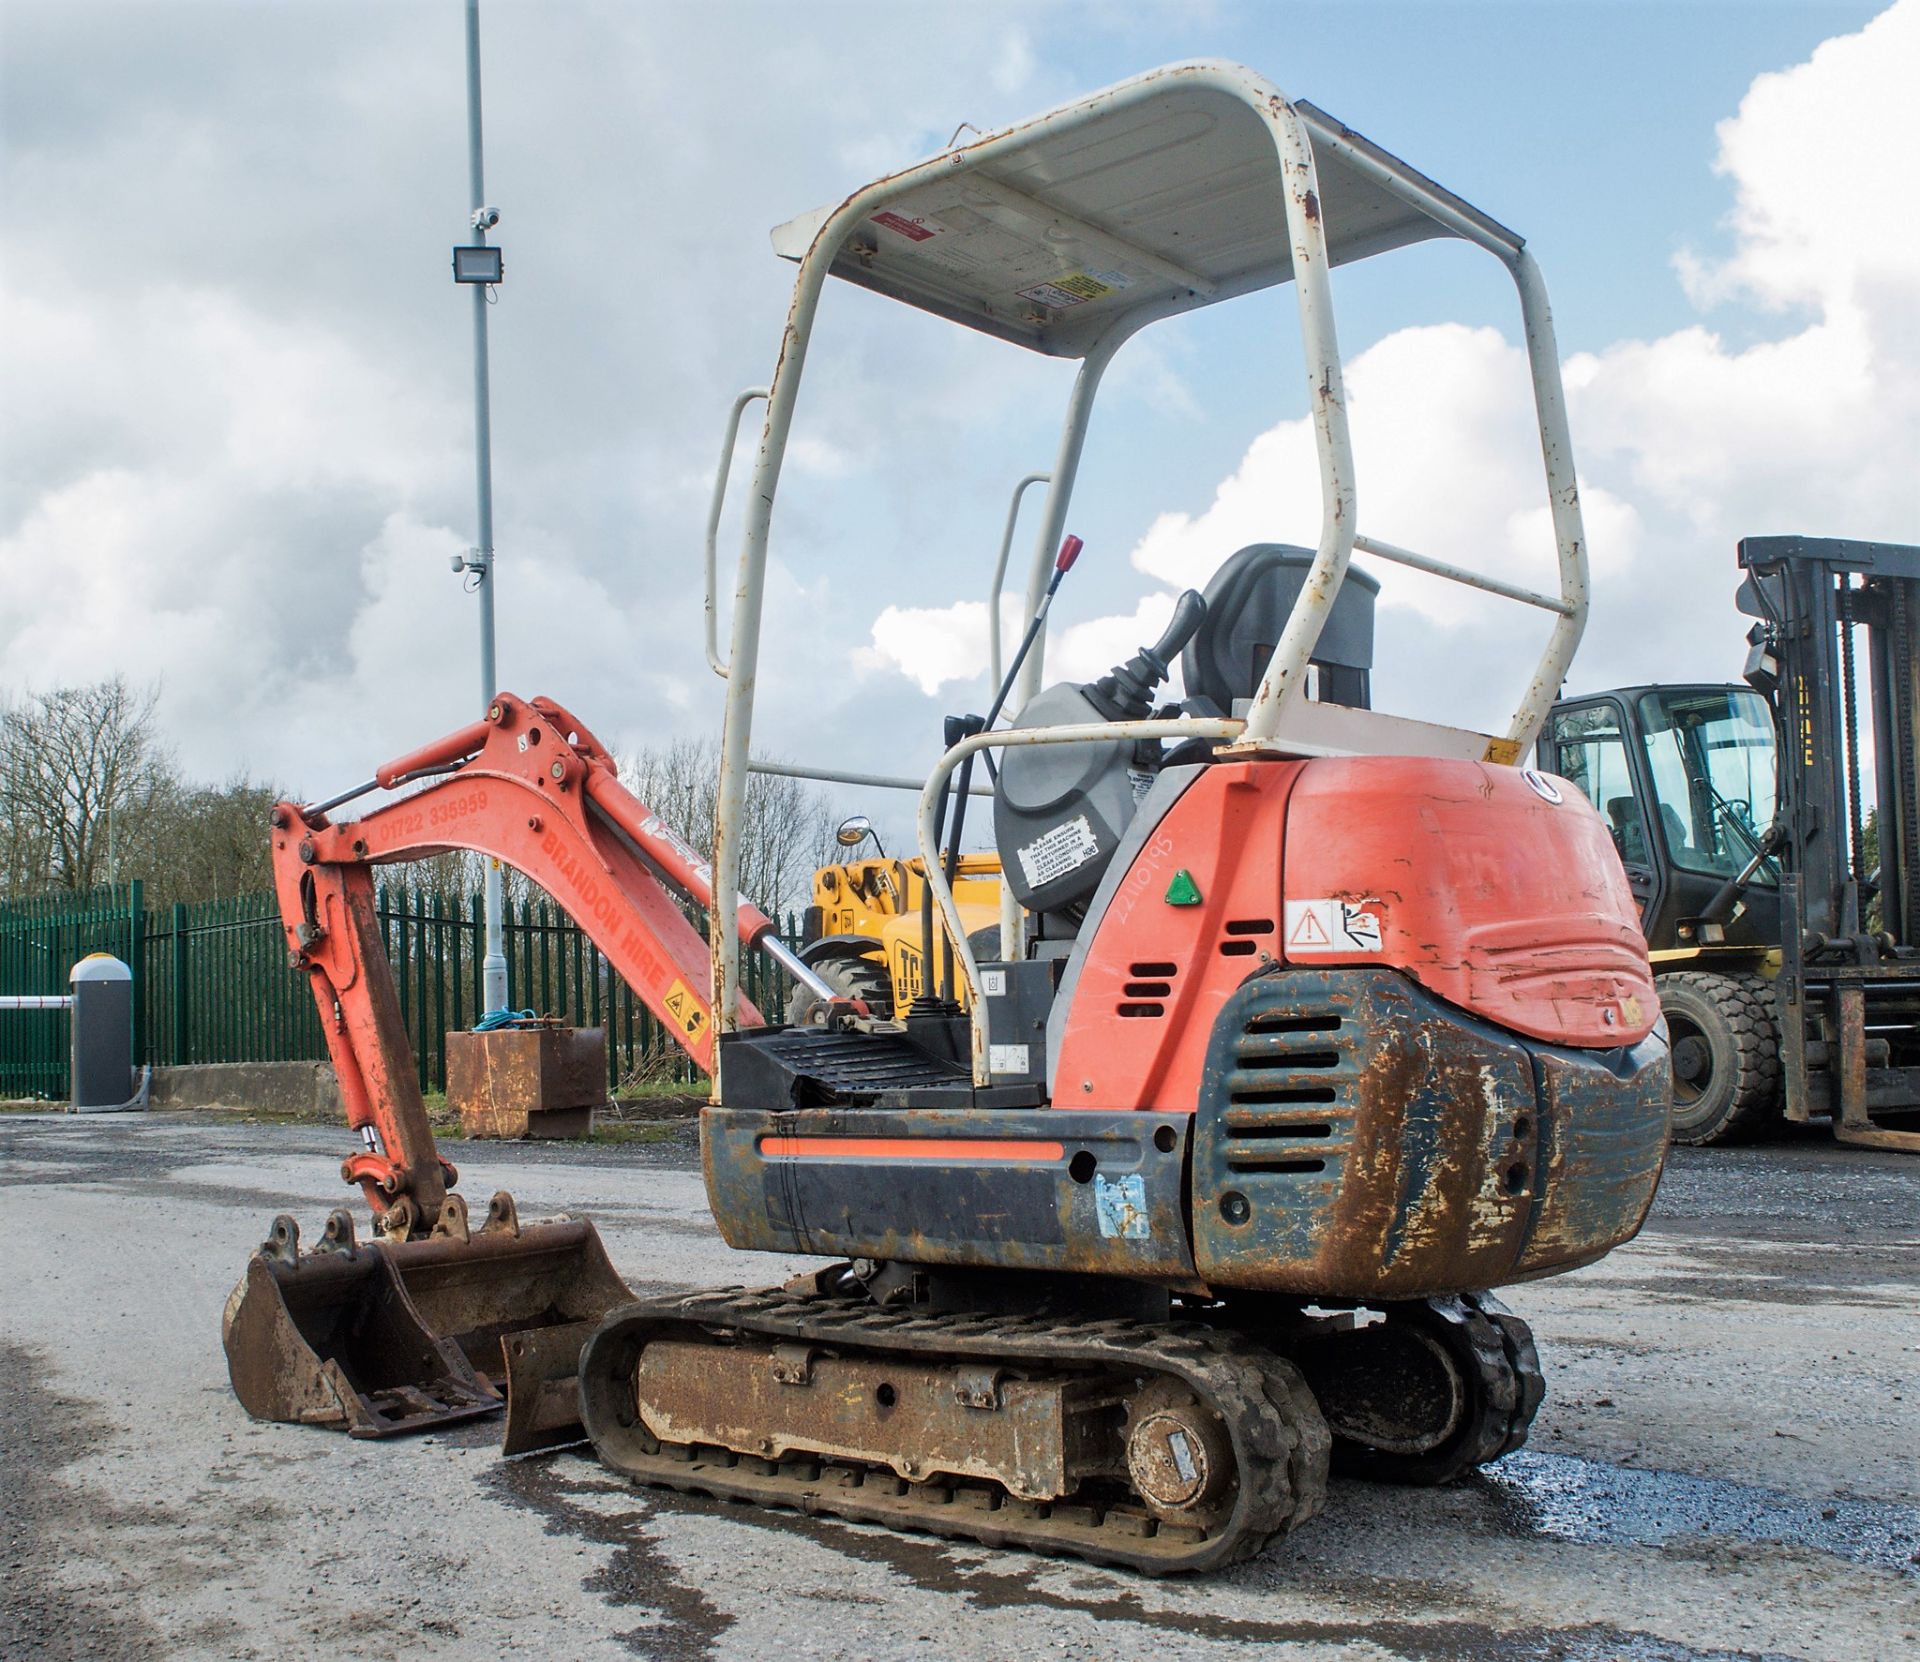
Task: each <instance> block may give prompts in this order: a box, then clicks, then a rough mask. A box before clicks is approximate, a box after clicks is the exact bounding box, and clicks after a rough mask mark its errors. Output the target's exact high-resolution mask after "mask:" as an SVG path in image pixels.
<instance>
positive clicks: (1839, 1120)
mask: <svg viewBox="0 0 1920 1662" xmlns="http://www.w3.org/2000/svg"><path fill="white" fill-rule="evenodd" d="M1739 556H1740V564H1741V566H1742V568H1743V569H1744V570H1745V571H1746V573H1747V578H1746V581H1745V582H1744V583H1742V584H1741V586H1740V592H1739V596H1738V603H1739V605H1740V608H1741V610H1742V611H1744V612H1746V613H1747V614H1748V615H1749V616H1751V617H1757V618H1758V619H1760V621H1759V623H1757V624H1756V625H1755V626H1754V629H1753V631H1752V633H1751V634H1750V635H1749V637H1748V639H1749V641H1750V642H1751V644H1752V652H1751V654H1750V655H1749V658H1748V663H1747V680H1748V681H1749V683H1751V684H1752V685H1753V686H1754V687H1756V688H1757V689H1759V690H1760V691H1761V692H1763V693H1766V694H1768V695H1769V697H1770V698H1771V700H1772V702H1773V706H1774V710H1775V713H1776V718H1777V723H1778V731H1779V741H1780V772H1779V780H1780V808H1779V817H1778V819H1777V820H1776V822H1775V824H1776V833H1775V840H1776V841H1777V842H1778V844H1779V847H1780V851H1781V856H1782V860H1783V864H1784V866H1785V878H1786V880H1785V882H1784V884H1783V885H1782V890H1781V919H1780V922H1781V930H1780V971H1779V975H1778V977H1777V983H1776V991H1777V993H1778V998H1779V1009H1780V1051H1781V1064H1782V1068H1781V1071H1782V1074H1783V1076H1784V1084H1785V1089H1786V1114H1787V1117H1788V1118H1789V1119H1792V1120H1805V1119H1806V1118H1807V1117H1808V1116H1809V1114H1810V1113H1811V1112H1813V1111H1815V1110H1817V1109H1820V1108H1825V1109H1827V1110H1828V1111H1830V1112H1831V1113H1832V1115H1833V1120H1834V1128H1835V1131H1836V1132H1837V1133H1838V1134H1839V1135H1840V1137H1841V1138H1842V1139H1843V1140H1845V1141H1847V1142H1858V1143H1867V1144H1870V1145H1873V1146H1877V1147H1884V1148H1905V1149H1916V1148H1920V1129H1916V1128H1915V1127H1914V1126H1912V1125H1910V1124H1909V1123H1908V1122H1909V1121H1910V1120H1911V1119H1913V1118H1915V1117H1920V942H1917V940H1916V936H1917V935H1920V919H1917V918H1916V915H1915V913H1916V906H1917V905H1920V789H1916V782H1915V772H1914V768H1915V763H1914V741H1915V729H1916V726H1920V639H1916V633H1915V631H1916V626H1920V548H1916V547H1912V546H1909V545H1906V544H1901V543H1883V542H1847V541H1842V540H1840V539H1838V538H1831V537H1799V536H1787V537H1748V538H1746V539H1745V540H1744V541H1742V542H1741V544H1740V548H1739ZM1863 658H1864V662H1863V661H1862V659H1863ZM1863 700H1864V701H1865V703H1866V704H1867V711H1866V714H1867V717H1868V721H1867V724H1866V725H1867V731H1866V733H1864V734H1863V732H1862V725H1863V724H1862V720H1861V717H1862V713H1863V712H1862V708H1861V706H1862V703H1863ZM1869 744H1870V746H1871V751H1870V754H1869V753H1867V751H1866V746H1867V745H1869ZM1869 776H1870V777H1869ZM1869 802H1870V803H1871V804H1872V809H1871V815H1870V813H1869V808H1868V804H1869ZM1869 828H1871V830H1872V832H1873V833H1874V840H1875V842H1876V843H1877V848H1878V858H1877V861H1876V860H1874V859H1873V858H1872V857H1871V855H1870V853H1869V848H1868V833H1869ZM1820 1064H1824V1068H1823V1069H1821V1071H1823V1072H1824V1075H1825V1088H1824V1089H1820V1090H1816V1089H1815V1085H1816V1082H1817V1081H1818V1080H1819V1074H1818V1073H1815V1074H1814V1075H1813V1076H1812V1077H1810V1069H1812V1068H1818V1067H1819V1065H1820ZM1816 1098H1818V1100H1816Z"/></svg>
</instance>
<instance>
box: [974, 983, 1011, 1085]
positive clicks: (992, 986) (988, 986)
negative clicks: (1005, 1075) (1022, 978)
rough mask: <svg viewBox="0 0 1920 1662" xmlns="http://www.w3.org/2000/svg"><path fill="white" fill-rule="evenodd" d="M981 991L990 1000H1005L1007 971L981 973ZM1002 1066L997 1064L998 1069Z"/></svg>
mask: <svg viewBox="0 0 1920 1662" xmlns="http://www.w3.org/2000/svg"><path fill="white" fill-rule="evenodd" d="M980 990H981V991H982V992H983V993H985V994H986V995H987V997H988V998H1004V997H1006V994H1007V972H1006V971H1005V970H982V971H981V972H980ZM999 1065H1000V1064H999V1063H997V1062H996V1063H995V1064H994V1066H995V1067H998V1066H999Z"/></svg>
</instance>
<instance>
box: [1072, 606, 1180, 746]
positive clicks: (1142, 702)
mask: <svg viewBox="0 0 1920 1662" xmlns="http://www.w3.org/2000/svg"><path fill="white" fill-rule="evenodd" d="M1206 616H1207V602H1206V599H1205V598H1204V597H1203V596H1202V595H1201V594H1200V592H1199V591H1198V590H1197V589H1188V590H1187V592H1186V593H1185V594H1183V595H1181V596H1180V598H1179V599H1178V600H1176V601H1175V602H1174V603H1173V616H1172V617H1171V618H1169V619H1168V620H1167V627H1166V628H1165V629H1164V630H1163V631H1161V635H1160V638H1159V639H1158V640H1157V641H1155V642H1154V643H1153V645H1152V646H1143V647H1141V648H1140V650H1139V651H1138V652H1136V653H1135V654H1134V655H1133V656H1132V657H1131V658H1129V659H1128V660H1127V661H1126V662H1125V663H1124V664H1116V665H1114V667H1113V668H1112V669H1111V670H1109V671H1108V672H1107V674H1105V675H1103V676H1102V677H1101V678H1100V679H1099V680H1098V681H1096V682H1094V684H1093V685H1092V686H1090V687H1089V688H1087V698H1088V700H1089V701H1090V702H1091V703H1092V704H1093V706H1094V707H1095V708H1096V709H1097V710H1099V711H1100V713H1101V714H1102V715H1104V716H1105V717H1106V718H1107V719H1108V720H1109V721H1145V720H1146V719H1147V717H1148V716H1149V715H1151V714H1152V713H1153V690H1154V688H1155V687H1157V686H1159V685H1160V683H1161V682H1162V681H1164V680H1166V678H1167V672H1168V669H1169V667H1170V666H1171V665H1172V663H1173V660H1174V659H1175V658H1177V657H1179V656H1180V653H1181V651H1182V650H1183V649H1184V648H1185V646H1186V644H1187V642H1188V641H1190V640H1192V639H1193V636H1194V632H1195V631H1196V630H1197V629H1199V627H1200V625H1201V624H1202V623H1203V622H1205V621H1206Z"/></svg>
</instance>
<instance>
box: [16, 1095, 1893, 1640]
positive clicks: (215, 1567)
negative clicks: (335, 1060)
mask: <svg viewBox="0 0 1920 1662" xmlns="http://www.w3.org/2000/svg"><path fill="white" fill-rule="evenodd" d="M346 1146H347V1138H346V1135H345V1132H344V1130H336V1129H333V1128H321V1127H310V1126H298V1125H272V1124H255V1123H249V1122H247V1121H245V1120H242V1119H239V1118H236V1117H234V1116H230V1115H224V1116H212V1115H207V1116H191V1115H170V1114H148V1115H143V1116H138V1117H133V1116H129V1117H126V1118H115V1119H96V1118H89V1119H73V1118H68V1117H63V1116H39V1115H17V1114H11V1115H5V1116H0V1190H3V1191H4V1192H3V1193H0V1277H4V1287H5V1290H4V1294H0V1520H3V1522H0V1529H3V1530H4V1543H3V1544H0V1575H3V1576H4V1582H3V1583H0V1594H3V1597H0V1606H3V1608H0V1654H3V1655H5V1656H7V1657H13V1656H23V1657H25V1656H32V1657H46V1658H66V1657H95V1656H99V1657H121V1656H126V1657H169V1658H171V1657H185V1658H199V1657H281V1656H301V1657H306V1656H312V1657H393V1656H398V1655H400V1654H402V1653H405V1654H406V1655H408V1656H409V1657H412V1656H437V1655H442V1654H444V1655H447V1656H455V1655H458V1656H462V1657H469V1658H470V1657H473V1656H476V1655H487V1654H493V1653H505V1652H509V1651H511V1652H513V1653H515V1654H521V1655H531V1656H555V1657H580V1658H628V1657H635V1656H638V1657H654V1658H662V1659H674V1662H679V1659H691V1658H704V1657H713V1658H731V1657H753V1658H763V1657H766V1656H768V1655H770V1654H777V1655H778V1656H779V1657H780V1658H781V1659H782V1662H787V1659H800V1658H815V1657H818V1658H831V1657H848V1658H865V1657H889V1658H891V1657H915V1658H944V1657H949V1656H954V1657H960V1656H964V1657H968V1658H1001V1657H1005V1658H1016V1657H1019V1658H1029V1657H1039V1656H1053V1655H1060V1656H1069V1657H1088V1658H1095V1657H1098V1658H1126V1657H1136V1656H1141V1657H1144V1656H1152V1657H1154V1658H1156V1659H1162V1658H1166V1659H1173V1658H1186V1657H1196V1658H1198V1657H1218V1656H1226V1655H1234V1656H1253V1655H1256V1654H1257V1655H1260V1656H1263V1657H1265V1656H1275V1657H1288V1658H1292V1657H1301V1658H1316V1659H1323V1658H1354V1659H1361V1658H1365V1659H1373V1658H1406V1659H1409V1662H1429V1659H1431V1662H1455V1659H1459V1662H1467V1659H1472V1662H1479V1659H1482V1658H1485V1659H1491V1662H1557V1659H1564V1662H1614V1659H1622V1662H1696V1659H1699V1658H1714V1659H1721V1658H1734V1657H1743V1658H1744V1657H1762V1658H1774V1657H1795V1658H1833V1659H1836V1662H1840V1659H1845V1662H1878V1659H1882V1658H1885V1659H1893V1658H1900V1657H1906V1656H1913V1655H1920V1367H1916V1364H1917V1363H1920V1293H1917V1291H1916V1273H1915V1272H1916V1268H1920V1160H1914V1159H1911V1158H1904V1157H1901V1156H1897V1155H1879V1154H1871V1153H1867V1152H1864V1151H1855V1150H1841V1149H1837V1148H1835V1147H1833V1146H1832V1145H1831V1144H1830V1143H1828V1142H1826V1141H1825V1140H1824V1139H1822V1138H1820V1137H1817V1136H1813V1137H1802V1138H1799V1139H1796V1140H1795V1141H1793V1142H1791V1143H1786V1144H1777V1145H1773V1146H1770V1147H1766V1148H1762V1149H1757V1150H1744V1151H1727V1152H1721V1151H1712V1150H1690V1149H1682V1150H1679V1151H1677V1153H1676V1156H1675V1158H1674V1161H1673V1163H1672V1166H1671V1167H1670V1169H1669V1171H1668V1174H1667V1178H1666V1180H1665V1182H1664V1184H1663V1186H1662V1189H1661V1193H1660V1198H1659V1200H1658V1202H1657V1204H1656V1206H1655V1208H1654V1214H1653V1217H1652V1219H1651V1220H1650V1222H1649V1224H1648V1226H1647V1229H1646V1231H1645V1232H1644V1233H1643V1234H1642V1235H1641V1237H1640V1238H1639V1239H1638V1240H1637V1241H1635V1242H1633V1243H1632V1244H1631V1245H1630V1246H1628V1247H1626V1248H1624V1249H1623V1250H1621V1251H1619V1252H1617V1253H1615V1254H1614V1255H1613V1256H1612V1257H1610V1258H1608V1259H1607V1260H1605V1261H1604V1262H1602V1263H1600V1264H1598V1265H1595V1266H1594V1267H1593V1268H1591V1269H1588V1270H1584V1271H1581V1272H1579V1273H1578V1274H1575V1275H1570V1276H1564V1277H1561V1278H1559V1279H1556V1280H1553V1281H1547V1282H1539V1283H1534V1284H1531V1285H1527V1286H1522V1287H1517V1288H1513V1289H1510V1290H1509V1291H1508V1292H1507V1293H1505V1294H1503V1296H1504V1297H1505V1298H1506V1299H1507V1302H1508V1303H1509V1304H1511V1305H1512V1306H1513V1307H1514V1308H1515V1309H1517V1310H1518V1311H1519V1312H1520V1313H1521V1314H1522V1315H1524V1316H1525V1317H1526V1318H1527V1319H1528V1320H1529V1321H1531V1322H1532V1323H1533V1324H1534V1328H1535V1331H1536V1334H1537V1335H1538V1338H1539V1341H1540V1349H1541V1354H1542V1359H1543V1361H1544V1364H1545V1367H1546V1370H1547V1378H1548V1395H1547V1402H1546V1406H1545V1407H1544V1408H1543V1409H1542V1411H1541V1415H1540V1419H1539V1421H1538V1422H1537V1424H1536V1427H1535V1432H1534V1437H1533V1440H1532V1443H1531V1444H1530V1446H1529V1447H1528V1448H1527V1449H1526V1450H1524V1451H1522V1452H1521V1453H1519V1454H1517V1455H1514V1456H1511V1457H1509V1458H1508V1459H1507V1460H1505V1461H1503V1462H1501V1463H1500V1464H1499V1465H1498V1466H1497V1467H1495V1468H1493V1469H1492V1470H1490V1471H1489V1472H1487V1473H1486V1474H1484V1475H1482V1476H1479V1477H1476V1478H1474V1479H1471V1480H1469V1481H1467V1482H1465V1483H1462V1484H1460V1485H1457V1486H1455V1487H1453V1488H1450V1489H1444V1490H1396V1489H1384V1488H1376V1487H1369V1486H1366V1485H1362V1484H1358V1483H1351V1482H1343V1481H1337V1482H1336V1483H1335V1484H1334V1486H1333V1493H1332V1497H1331V1500H1330V1503H1329V1506H1328V1509H1327V1512H1326V1514H1325V1515H1324V1516H1322V1517H1321V1518H1319V1519H1317V1520H1315V1521H1314V1522H1313V1523H1311V1524H1309V1525H1308V1526H1307V1527H1306V1528H1305V1529H1304V1530H1302V1531H1301V1532H1299V1533H1298V1534H1296V1535H1293V1536H1290V1537H1288V1538H1287V1539H1285V1540H1284V1541H1281V1542H1278V1543H1276V1544H1275V1545H1274V1546H1272V1547H1270V1548H1269V1549H1268V1550H1267V1551H1266V1552H1265V1553H1263V1554H1262V1555H1261V1556H1260V1557H1259V1558H1257V1559H1255V1560H1254V1561H1252V1562H1251V1563H1249V1564H1245V1565H1242V1566H1240V1567H1239V1568H1237V1569H1235V1570H1233V1571H1231V1572H1229V1573H1226V1574H1224V1575H1218V1576H1214V1577H1210V1578H1205V1579H1200V1578H1190V1579H1183V1580H1176V1581H1150V1580H1145V1579H1142V1578H1140V1577H1136V1576H1131V1575H1127V1574H1124V1573H1120V1572H1114V1571H1108V1570H1102V1569H1096V1568H1091V1567H1089V1566H1086V1565H1080V1564H1074V1563H1071V1562H1064V1561H1053V1560H1040V1559H1033V1558H1028V1557H1024V1556H1021V1555H1018V1554H1011V1553H1000V1552H993V1551H989V1550H986V1549H981V1548H971V1547H964V1546H955V1545H951V1544H946V1543H940V1542H935V1541H931V1540H928V1539H924V1538H919V1537H908V1536H896V1535H893V1534H890V1533H888V1532H886V1531H883V1530H878V1529H872V1528H867V1527H863V1526H856V1525H849V1524H842V1523H836V1522H830V1521H824V1520H812V1519H804V1518H798V1517H793V1516H787V1515H759V1514H750V1513H746V1512H743V1511H741V1510H739V1509H736V1508H731V1507H727V1506H723V1505H720V1504H717V1503H708V1502H702V1501H697V1500H690V1499H686V1498H682V1497H678V1496H671V1495H664V1494H658V1493H653V1492H647V1491H638V1490H633V1489H629V1488H626V1487H625V1486H623V1485H621V1484H618V1483H616V1482H613V1481H611V1480H610V1479H609V1478H608V1476H607V1475H606V1474H605V1473H604V1472H603V1471H602V1470H601V1469H600V1467H599V1466H598V1465H597V1464H595V1463H594V1462H593V1461H592V1460H591V1459H590V1458H586V1457H583V1456H582V1455H580V1454H578V1453H571V1452H566V1453H561V1454H557V1455H542V1456H534V1457H531V1458H528V1459H525V1460H520V1461H513V1462H503V1461H501V1460H500V1459H499V1458H498V1457H497V1455H496V1453H495V1451H494V1442H495V1439H496V1437H497V1430H496V1429H495V1427H494V1426H493V1425H491V1424H487V1423H482V1424H479V1425H470V1426H465V1427H460V1428H456V1429H454V1430H451V1431H449V1432H447V1433H445V1434H443V1435H440V1436H428V1437H421V1438H414V1439H406V1440H400V1441H397V1442H389V1443H366V1442H355V1441H352V1440H350V1439H348V1438H346V1437H343V1436H340V1435H338V1434H335V1433H328V1432H322V1431H313V1430H301V1429H296V1428H292V1427H286V1426H271V1425H258V1424H255V1423H254V1422H252V1421H251V1420H249V1419H248V1418H247V1416H246V1415H245V1413H244V1412H242V1410H241V1409H240V1407H239V1406H238V1404H236V1403H235V1402H234V1400H233V1398H232V1396H231V1395H230V1393H229V1390H228V1387H227V1380H226V1370H225V1364H224V1361H223V1359H222V1356H221V1351H220V1311H221V1306H222V1303H223V1301H224V1299H225V1297H226V1294H227V1292H228V1290H229V1289H230V1287H231V1286H232V1284H233V1282H234V1281H235V1279H236V1278H237V1276H238V1274H239V1271H240V1268H241V1266H242V1264H243V1263H244V1261H245V1258H246V1255H247V1253H248V1251H249V1250H250V1249H251V1248H252V1247H253V1246H254V1245H255V1244H256V1243H257V1242H258V1241H259V1240H260V1238H261V1237H262V1235H263V1234H264V1233H265V1229H266V1225H267V1224H268V1222H269V1221H270V1220H271V1218H272V1215H273V1214H274V1213H275V1212H279V1211H292V1212H294V1213H295V1214H296V1215H297V1216H298V1217H299V1219H300V1220H301V1223H302V1225H303V1228H304V1229H305V1231H306V1233H307V1237H308V1239H309V1240H312V1239H313V1238H314V1237H315V1236H316V1235H317V1232H318V1228H319V1225H320V1223H321V1221H322V1219H323V1218H324V1216H325V1214H326V1212H327V1211H328V1210H329V1209H330V1208H331V1207H334V1206H336V1205H341V1204H344V1203H345V1202H344V1199H343V1195H344V1191H342V1190H341V1189H339V1188H338V1187H337V1185H336V1183H335V1181H334V1178H335V1174H336V1172H337V1168H338V1162H339V1159H340V1157H341V1154H342V1153H343V1151H344V1150H345V1148H346ZM451 1152H452V1154H453V1157H454V1158H455V1159H456V1160H457V1161H458V1162H459V1163H460V1165H461V1166H462V1168H463V1180H462V1184H461V1187H462V1189H463V1191H464V1192H465V1193H467V1194H468V1195H470V1196H478V1197H481V1198H484V1197H485V1196H486V1195H488V1194H490V1193H491V1192H492V1191H493V1190H494V1189H496V1188H510V1189H512V1190H513V1192H514V1193H515V1194H516V1196H518V1198H519V1201H520V1205H521V1210H522V1213H523V1215H525V1216H528V1217H536V1216H539V1215H542V1214H543V1213H546V1212H551V1211H559V1210H570V1211H576V1212H586V1213H590V1214H591V1215H592V1216H593V1217H594V1218H595V1219H596V1221H597V1222H598V1223H599V1225H600V1227H601V1229H602V1231H603V1233H604V1235H605V1237H606V1241H607V1245H608V1248H609V1250H610V1251H611V1253H612V1256H613V1260H614V1262H615V1264H616V1265H617V1266H618V1268H619V1269H620V1271H621V1273H622V1274H624V1275H625V1276H626V1277H627V1278H628V1280H629V1281H630V1282H632V1283H633V1285H634V1286H635V1287H636V1288H638V1289H641V1290H653V1289H664V1288H669V1287H682V1286H696V1285H704V1284H709V1283H716V1282H741V1281H767V1280H775V1279H780V1278H783V1277H784V1276H785V1275H786V1274H788V1273H790V1271H791V1270H792V1269H794V1268H797V1267H799V1262H800V1261H798V1260H787V1259H780V1258H771V1257H764V1256H754V1255H745V1254H738V1253H732V1252H729V1251H728V1250H727V1249H726V1247H725V1246H724V1245H723V1244H722V1242H721V1240H720V1238H719V1235H718V1233H717V1232H716V1231H715V1229H714V1228H713V1225H712V1223H711V1222H710V1221H709V1219H708V1217H707V1212H706V1205H705V1200H704V1195H703V1192H702V1188H701V1182H700V1174H699V1151H698V1148H697V1146H696V1144H695V1142H694V1140H693V1136H692V1131H691V1128H690V1127H682V1128H680V1129H678V1130H676V1131H675V1132H673V1133H672V1134H671V1135H669V1136H668V1137H667V1138H666V1140H664V1141H662V1142H658V1143H630V1144H625V1145H622V1146H618V1147H575V1146H567V1147H555V1146H529V1145H512V1144H485V1145H482V1144H473V1143H468V1144H464V1145H457V1146H455V1147H454V1148H453V1149H452V1150H451Z"/></svg>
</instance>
